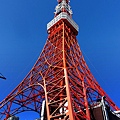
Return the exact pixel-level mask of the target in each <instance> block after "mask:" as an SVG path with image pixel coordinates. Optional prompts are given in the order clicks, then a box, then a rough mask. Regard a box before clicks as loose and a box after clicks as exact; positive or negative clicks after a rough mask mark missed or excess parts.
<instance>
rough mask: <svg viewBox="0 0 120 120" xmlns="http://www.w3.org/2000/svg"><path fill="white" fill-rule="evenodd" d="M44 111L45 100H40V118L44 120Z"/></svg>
mask: <svg viewBox="0 0 120 120" xmlns="http://www.w3.org/2000/svg"><path fill="white" fill-rule="evenodd" d="M44 111H45V100H44V101H43V102H42V110H41V120H44V114H45V113H44Z"/></svg>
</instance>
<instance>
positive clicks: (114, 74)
mask: <svg viewBox="0 0 120 120" xmlns="http://www.w3.org/2000/svg"><path fill="white" fill-rule="evenodd" d="M56 5H57V0H44V1H42V0H0V73H2V74H3V75H4V76H5V77H6V78H7V80H2V79H0V101H1V100H2V99H4V98H5V97H6V96H7V95H8V94H9V93H10V92H11V91H12V90H13V89H14V88H15V87H16V86H17V85H18V84H19V83H20V82H21V81H22V79H23V78H24V77H25V76H26V74H27V73H28V72H29V70H30V69H31V68H32V66H33V65H34V63H35V61H36V60H37V58H38V56H39V54H40V53H41V51H42V49H43V46H44V44H45V42H46V39H47V31H46V25H47V23H48V22H49V21H50V20H52V19H53V17H54V14H53V13H54V11H55V10H54V9H55V6H56ZM70 5H71V7H72V10H73V13H74V14H73V19H74V20H75V21H76V23H77V24H78V25H79V27H80V31H79V34H78V36H77V39H78V42H79V45H80V47H81V50H82V52H83V55H84V57H85V60H86V62H87V65H88V66H89V68H90V69H91V72H92V73H93V75H94V77H95V78H96V79H97V81H98V83H99V84H100V85H101V87H102V88H103V89H104V90H105V91H106V92H107V94H108V95H109V96H110V97H111V99H112V100H113V101H114V102H115V103H116V104H117V105H118V107H120V101H119V100H120V95H119V94H120V0H75V1H74V0H71V3H70ZM29 117H30V116H28V118H27V116H26V115H25V114H24V115H22V120H27V119H29V120H33V118H32V117H30V118H29Z"/></svg>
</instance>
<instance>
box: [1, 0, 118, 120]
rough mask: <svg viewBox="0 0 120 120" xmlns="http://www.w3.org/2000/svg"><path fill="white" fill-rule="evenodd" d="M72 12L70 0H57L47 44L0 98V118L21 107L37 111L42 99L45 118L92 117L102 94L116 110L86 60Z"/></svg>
mask: <svg viewBox="0 0 120 120" xmlns="http://www.w3.org/2000/svg"><path fill="white" fill-rule="evenodd" d="M71 16H72V11H71V9H70V6H69V0H58V6H57V7H56V12H55V18H54V19H53V21H52V22H50V23H49V24H48V29H47V30H48V39H47V41H46V44H45V46H44V48H43V50H42V52H41V54H40V56H39V58H38V60H37V61H36V63H35V65H34V66H33V68H32V69H31V70H30V72H29V73H28V75H27V76H26V77H25V78H24V79H23V80H22V82H21V83H20V84H19V85H18V86H17V87H16V88H15V89H14V90H13V91H12V92H11V93H10V94H9V95H8V96H7V97H6V98H5V99H4V100H3V101H2V102H0V120H3V119H5V120H6V119H7V118H8V117H9V116H10V115H16V114H18V113H21V112H24V111H35V112H38V113H40V111H41V107H42V101H43V100H45V101H46V111H47V115H46V118H47V120H91V115H90V108H91V107H93V106H95V105H96V104H97V102H96V101H97V99H101V97H102V96H106V101H107V102H108V103H109V105H110V107H111V108H112V109H113V110H118V107H117V106H116V105H115V104H114V102H113V101H112V100H111V99H110V98H109V96H108V95H107V94H106V93H105V92H104V90H103V89H102V88H101V87H100V85H99V84H98V82H97V81H96V79H95V78H94V76H93V75H92V73H91V72H90V70H89V68H88V66H87V64H86V62H85V60H84V58H83V55H82V52H81V50H80V47H79V45H78V42H77V39H76V36H77V34H78V26H77V24H76V23H75V22H74V21H73V20H72V18H71Z"/></svg>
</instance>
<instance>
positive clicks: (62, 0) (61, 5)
mask: <svg viewBox="0 0 120 120" xmlns="http://www.w3.org/2000/svg"><path fill="white" fill-rule="evenodd" d="M57 1H58V5H57V6H56V8H55V10H56V11H55V16H57V15H58V14H60V13H61V12H66V13H68V15H70V16H72V14H73V12H72V10H71V7H70V5H69V3H70V0H57Z"/></svg>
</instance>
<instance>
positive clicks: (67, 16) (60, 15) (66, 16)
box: [47, 12, 79, 31]
mask: <svg viewBox="0 0 120 120" xmlns="http://www.w3.org/2000/svg"><path fill="white" fill-rule="evenodd" d="M61 19H66V20H67V21H68V22H69V23H70V24H71V25H72V26H73V27H74V28H75V29H76V30H77V31H79V27H78V25H77V24H76V23H75V22H74V21H73V20H72V19H71V18H70V16H69V15H68V14H67V13H66V12H61V13H60V14H59V15H57V16H56V17H55V18H54V19H53V20H51V21H50V22H49V23H48V24H47V30H49V29H50V28H51V27H52V26H53V25H54V24H56V23H57V22H58V21H59V20H61Z"/></svg>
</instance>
